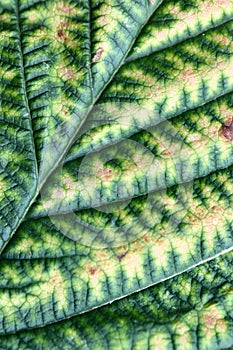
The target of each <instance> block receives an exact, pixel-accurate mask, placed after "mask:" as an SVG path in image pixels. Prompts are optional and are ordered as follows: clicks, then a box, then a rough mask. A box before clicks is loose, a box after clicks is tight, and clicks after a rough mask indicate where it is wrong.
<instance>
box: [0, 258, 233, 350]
mask: <svg viewBox="0 0 233 350" xmlns="http://www.w3.org/2000/svg"><path fill="white" fill-rule="evenodd" d="M232 259H233V254H232V252H231V253H228V254H226V255H224V256H222V257H220V258H217V259H215V261H211V262H209V263H206V264H204V265H202V266H199V267H196V268H194V269H192V270H189V271H187V272H185V273H183V274H181V275H179V276H176V277H175V278H173V279H172V280H171V279H170V280H168V281H165V282H163V283H160V284H158V285H157V286H154V287H151V288H148V289H147V290H144V291H141V292H140V293H136V294H134V295H132V296H130V297H127V298H125V299H123V300H119V301H115V302H114V303H113V304H112V305H108V306H104V307H102V308H100V309H98V310H93V311H91V313H87V314H84V315H79V316H76V317H73V318H71V319H69V320H66V321H62V322H58V323H57V324H55V325H49V326H47V327H45V328H40V329H37V330H33V331H30V330H27V331H22V332H19V333H17V334H16V335H9V336H5V337H4V336H2V337H1V338H0V340H1V346H2V349H4V350H8V349H9V350H14V349H15V350H18V349H19V350H23V349H27V350H37V349H54V350H57V349H65V350H67V349H93V350H94V349H154V350H160V349H182V350H193V349H198V348H199V349H213V350H215V349H217V350H219V349H225V348H226V347H228V346H231V345H233V314H232V291H233V290H232V282H233V274H232V272H231V273H230V274H229V269H230V270H231V268H232V262H233V261H232Z"/></svg>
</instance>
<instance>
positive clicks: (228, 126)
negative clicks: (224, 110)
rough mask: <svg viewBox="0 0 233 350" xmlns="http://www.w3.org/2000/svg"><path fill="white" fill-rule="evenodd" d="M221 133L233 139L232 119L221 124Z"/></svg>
mask: <svg viewBox="0 0 233 350" xmlns="http://www.w3.org/2000/svg"><path fill="white" fill-rule="evenodd" d="M221 132H222V135H223V136H224V137H225V138H226V139H227V140H228V141H233V121H232V120H229V121H227V122H225V123H224V124H223V125H222V128H221Z"/></svg>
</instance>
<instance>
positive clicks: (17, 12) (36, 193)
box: [1, 0, 163, 251]
mask: <svg viewBox="0 0 233 350" xmlns="http://www.w3.org/2000/svg"><path fill="white" fill-rule="evenodd" d="M90 1H91V0H89V5H90ZM162 2H163V0H160V1H159V2H158V4H157V6H156V7H155V8H154V9H153V11H151V14H150V15H148V18H147V20H146V21H145V23H143V24H142V25H141V27H139V29H138V31H137V35H136V36H135V37H134V40H132V42H131V45H129V48H128V50H127V51H126V52H125V55H124V56H123V57H122V59H121V61H120V64H119V65H118V67H117V68H116V70H115V71H114V72H113V74H112V75H111V78H110V79H109V81H108V82H107V83H106V85H105V86H104V87H103V88H102V90H101V91H100V92H99V94H98V95H97V96H96V98H95V99H93V101H92V104H91V105H90V106H89V108H87V111H86V115H85V117H84V118H83V120H82V121H81V123H80V124H79V126H78V128H77V130H76V132H75V133H74V135H73V137H72V138H71V139H70V142H69V143H68V144H67V147H66V148H65V150H64V151H63V152H62V154H61V155H60V157H59V158H58V159H57V161H56V163H55V165H54V166H53V168H52V169H50V171H49V172H48V173H47V175H46V177H45V178H44V179H43V180H42V181H41V182H40V183H39V184H38V186H37V191H36V192H35V194H34V196H33V197H32V199H31V201H30V203H29V205H28V207H27V210H25V212H24V214H23V215H22V217H21V219H20V220H19V222H18V225H17V226H16V227H15V229H14V231H13V232H12V233H11V237H12V236H13V235H14V233H15V232H16V231H17V229H18V228H19V227H20V225H21V223H22V221H23V220H24V218H25V216H26V214H27V213H28V211H29V209H30V207H31V206H32V204H33V203H34V202H35V200H36V198H37V197H38V195H39V193H40V191H41V188H42V187H43V185H44V184H45V183H46V181H47V179H48V178H49V176H50V175H51V174H52V173H53V172H54V170H55V169H56V168H57V167H58V166H59V164H60V162H61V161H62V159H63V158H64V156H65V155H66V154H67V152H68V151H69V149H70V147H71V146H72V144H73V143H74V142H75V140H76V138H77V136H78V133H79V131H80V129H81V128H82V127H83V125H84V124H85V122H86V120H87V118H88V115H89V114H90V112H91V110H92V109H93V107H94V105H95V103H96V102H97V101H98V99H99V98H100V96H101V95H102V93H103V92H104V90H105V89H106V88H107V86H108V85H109V84H110V83H111V81H112V80H113V78H114V77H115V75H116V73H117V72H118V71H119V69H120V68H121V67H122V65H123V64H124V61H125V58H126V57H127V55H128V54H129V52H130V50H131V49H132V47H133V45H134V43H135V42H136V40H137V38H138V36H139V35H140V33H141V31H142V29H143V28H144V27H145V26H146V24H147V23H148V21H149V20H150V18H151V16H152V15H153V14H154V12H155V11H156V10H157V9H158V7H159V6H160V5H161V4H162ZM148 6H149V5H148ZM89 8H90V6H89ZM90 12H91V8H90ZM15 14H16V18H17V29H18V33H19V45H20V46H19V48H20V55H21V73H22V78H23V79H22V88H23V90H24V91H25V98H26V103H27V110H28V113H29V116H30V121H31V132H32V137H33V128H32V119H31V111H30V107H29V102H28V97H27V89H26V77H25V69H24V67H25V65H24V57H23V48H22V34H21V32H22V31H21V27H20V9H19V0H15ZM89 16H90V18H91V13H89ZM90 39H91V32H90ZM90 54H91V52H90ZM89 72H90V70H89ZM91 84H92V77H91ZM34 156H35V160H36V159H37V158H36V150H35V144H34ZM36 165H37V162H36ZM37 177H39V172H38V165H37ZM9 242H10V239H9V240H8V241H7V242H6V243H5V244H4V245H3V247H2V250H1V251H3V250H4V248H5V247H6V245H7V244H8V243H9Z"/></svg>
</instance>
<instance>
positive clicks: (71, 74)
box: [61, 67, 76, 80]
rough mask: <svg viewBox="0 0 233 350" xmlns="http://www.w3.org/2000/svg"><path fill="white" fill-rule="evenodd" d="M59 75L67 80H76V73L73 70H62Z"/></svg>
mask: <svg viewBox="0 0 233 350" xmlns="http://www.w3.org/2000/svg"><path fill="white" fill-rule="evenodd" d="M61 74H62V77H63V78H64V79H67V80H69V79H74V78H76V73H75V71H74V69H73V68H66V67H65V68H62V69H61Z"/></svg>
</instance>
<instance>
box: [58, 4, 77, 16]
mask: <svg viewBox="0 0 233 350" xmlns="http://www.w3.org/2000/svg"><path fill="white" fill-rule="evenodd" d="M58 11H59V12H61V13H64V14H66V15H69V14H71V13H72V12H74V8H73V7H72V6H69V5H67V4H64V3H63V4H62V5H61V7H59V8H58Z"/></svg>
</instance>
